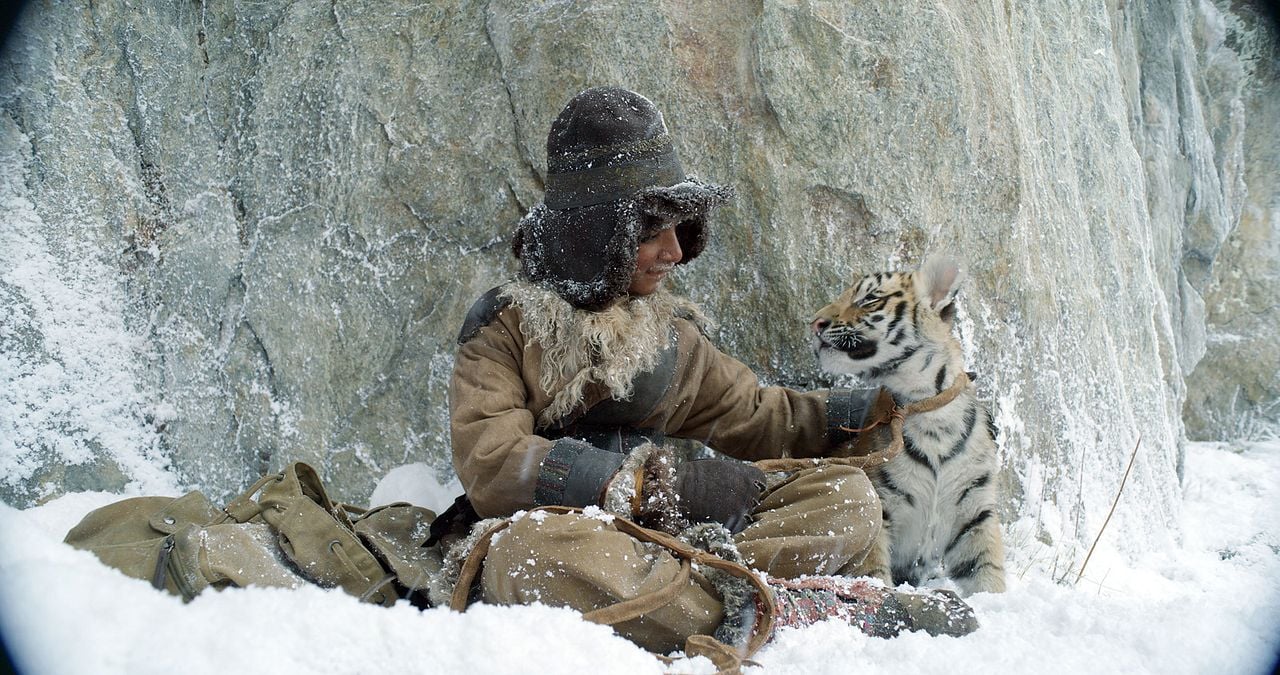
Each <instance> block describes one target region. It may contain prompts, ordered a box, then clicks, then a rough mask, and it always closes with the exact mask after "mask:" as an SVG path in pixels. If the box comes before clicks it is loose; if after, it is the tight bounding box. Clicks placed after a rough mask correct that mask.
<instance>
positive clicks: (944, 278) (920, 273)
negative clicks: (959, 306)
mask: <svg viewBox="0 0 1280 675" xmlns="http://www.w3.org/2000/svg"><path fill="white" fill-rule="evenodd" d="M962 281H964V270H962V269H960V265H959V264H957V263H956V261H954V260H952V259H951V258H948V257H945V256H940V255H931V256H929V258H928V259H927V260H925V261H924V264H923V265H921V266H920V269H919V270H917V271H916V273H915V291H916V298H917V299H918V300H919V301H920V302H921V303H922V304H924V305H925V306H926V307H929V308H930V309H932V310H933V311H935V312H937V313H938V315H939V316H941V317H942V319H943V320H944V321H946V322H947V323H950V322H951V321H952V319H954V318H955V316H956V307H955V299H956V293H957V291H959V290H960V283H961V282H962Z"/></svg>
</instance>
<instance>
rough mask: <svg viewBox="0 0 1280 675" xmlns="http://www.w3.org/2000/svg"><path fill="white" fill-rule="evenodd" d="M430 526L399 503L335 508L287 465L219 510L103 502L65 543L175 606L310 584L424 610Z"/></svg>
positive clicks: (196, 503)
mask: <svg viewBox="0 0 1280 675" xmlns="http://www.w3.org/2000/svg"><path fill="white" fill-rule="evenodd" d="M434 519H435V514H434V513H433V512H432V511H430V510H429V509H425V508H422V507H417V506H413V505H411V504H406V503H395V504H388V505H386V506H382V507H379V508H376V509H372V510H364V509H360V508H356V507H352V506H349V505H344V504H338V503H335V502H333V501H332V500H330V499H329V496H328V494H327V493H326V492H325V489H324V485H323V483H322V482H321V480H320V477H319V475H318V474H317V473H316V471H315V469H313V468H312V467H311V466H309V465H307V464H304V463H301V462H296V463H293V464H290V465H289V466H287V467H285V469H284V470H283V471H281V472H280V473H277V474H271V475H268V476H264V477H263V478H261V479H259V480H258V481H257V482H256V483H254V484H253V486H251V487H250V488H249V489H248V490H247V491H246V492H245V493H244V494H242V495H240V496H239V497H237V498H235V499H233V500H231V502H230V503H228V504H227V505H226V506H225V507H223V508H218V507H216V506H214V505H213V504H212V503H211V502H210V501H209V499H208V498H207V497H205V495H204V494H202V493H200V492H189V493H187V494H185V495H183V496H181V497H177V498H173V497H135V498H131V499H125V500H123V501H119V502H115V503H113V504H108V505H106V506H104V507H102V508H99V509H97V510H95V511H92V512H90V513H89V514H88V515H86V516H85V517H84V519H83V520H81V521H80V523H79V524H77V525H76V526H75V527H74V528H72V529H71V531H70V532H68V533H67V536H66V539H65V541H66V543H68V544H71V545H72V546H74V547H76V548H79V549H83V550H87V551H91V552H93V553H94V554H95V555H96V556H97V557H98V558H99V559H100V560H102V562H104V563H106V564H107V565H109V566H111V567H114V568H116V569H118V570H120V571H122V572H124V573H125V574H127V575H129V576H131V577H135V578H138V579H143V580H147V581H150V582H151V584H152V585H153V586H155V587H156V588H159V589H164V590H167V591H169V592H170V593H173V594H175V595H180V596H181V597H182V598H183V599H184V600H191V599H192V598H194V597H196V596H197V595H199V594H200V593H201V592H203V591H204V590H205V589H207V588H210V587H213V588H215V589H221V588H227V587H245V586H271V587H285V588H295V587H298V586H300V585H302V584H307V583H311V584H316V585H319V586H323V587H326V588H335V587H336V588H341V589H342V590H344V591H346V592H347V593H349V594H351V595H353V596H356V597H357V598H359V599H360V600H361V601H365V602H371V603H374V604H379V605H384V606H389V605H392V604H394V603H395V602H396V600H397V599H399V598H401V597H408V598H410V599H411V600H413V601H415V602H423V603H425V597H426V588H427V585H428V582H429V581H430V580H431V579H432V578H433V576H434V575H436V574H437V573H438V572H439V569H440V557H439V553H438V552H437V551H436V550H434V549H430V548H423V547H422V544H423V543H424V542H425V541H426V540H427V538H428V537H429V535H430V524H431V522H432V520H434Z"/></svg>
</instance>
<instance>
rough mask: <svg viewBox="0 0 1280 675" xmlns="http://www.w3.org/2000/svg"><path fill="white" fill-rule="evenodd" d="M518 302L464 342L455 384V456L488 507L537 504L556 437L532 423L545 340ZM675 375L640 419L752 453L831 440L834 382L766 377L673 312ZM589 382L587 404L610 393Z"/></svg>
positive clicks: (462, 475)
mask: <svg viewBox="0 0 1280 675" xmlns="http://www.w3.org/2000/svg"><path fill="white" fill-rule="evenodd" d="M520 317H521V314H520V309H519V308H518V307H517V306H508V307H505V308H503V309H502V310H501V311H500V312H499V313H498V314H497V316H496V317H494V319H493V320H492V321H491V322H489V324H488V325H487V326H484V327H483V328H482V329H480V331H479V332H478V333H476V334H475V336H474V337H471V338H470V339H468V340H467V341H466V342H465V343H464V344H463V345H462V346H461V347H460V348H459V350H458V353H457V357H456V360H455V364H454V370H453V379H452V382H451V384H450V390H449V412H450V418H451V432H452V443H453V465H454V468H455V469H456V470H457V472H458V477H459V479H460V480H461V481H462V485H463V488H464V489H465V490H466V492H467V495H468V496H469V497H470V499H471V502H472V504H473V505H474V507H475V509H476V511H477V512H478V513H479V514H480V515H481V516H486V517H489V516H503V515H510V514H511V513H513V512H515V511H517V510H520V509H527V508H531V507H532V506H533V505H534V501H533V495H534V488H535V484H536V482H537V480H538V474H539V469H540V466H541V464H542V461H543V459H545V458H546V456H547V454H548V452H550V450H551V446H552V441H551V440H549V439H547V438H544V437H542V436H540V435H538V433H539V430H538V429H536V428H535V423H536V420H537V418H538V415H539V413H541V412H542V411H543V410H544V409H545V408H546V407H547V406H548V405H549V404H550V403H551V396H550V395H549V394H548V393H547V392H545V391H542V389H541V387H540V386H539V385H538V379H539V374H540V369H541V363H542V352H543V350H542V347H541V345H539V344H538V343H530V342H527V341H526V339H525V336H524V335H522V334H521V331H520ZM674 329H675V335H676V348H677V356H676V366H675V376H674V378H673V379H672V383H671V385H670V386H669V387H668V388H667V390H666V392H665V393H664V394H663V395H662V396H661V398H660V399H659V401H658V403H657V405H656V406H655V408H654V409H653V411H652V412H651V413H649V415H648V417H646V418H645V419H644V420H643V421H641V422H640V423H639V424H637V425H636V426H637V427H638V428H650V429H657V430H660V431H662V432H664V433H665V434H666V435H668V436H673V437H679V438H691V439H696V440H699V441H702V442H703V443H705V444H707V445H708V446H710V447H711V448H714V449H716V450H718V451H720V452H723V453H725V454H727V455H730V456H733V457H737V458H740V459H746V460H756V459H764V458H772V457H782V456H794V457H813V456H817V455H821V454H825V452H826V451H827V450H828V449H829V448H830V447H831V445H832V441H831V440H830V439H829V438H828V436H827V392H826V391H825V390H819V391H811V392H798V391H793V390H790V389H786V388H783V387H761V386H760V384H759V382H758V381H757V379H756V376H755V375H754V374H753V373H752V372H751V370H750V369H749V368H747V367H746V366H745V365H743V364H742V363H740V362H739V361H737V360H735V359H732V358H730V357H728V356H726V355H725V354H723V353H722V352H720V350H718V349H716V348H715V347H714V346H713V345H712V344H711V342H710V341H708V340H707V338H706V337H705V336H704V335H702V333H701V332H700V331H699V330H698V328H697V327H696V326H695V325H694V324H693V323H692V322H690V321H688V320H685V319H675V320H674ZM608 395H609V394H608V392H607V390H606V389H605V388H604V387H602V386H599V385H595V384H592V385H590V386H588V388H587V390H586V395H585V399H586V400H585V401H584V406H583V407H582V410H586V409H589V408H590V407H591V406H593V405H595V404H596V403H599V402H600V401H602V400H604V399H606V398H607V397H608Z"/></svg>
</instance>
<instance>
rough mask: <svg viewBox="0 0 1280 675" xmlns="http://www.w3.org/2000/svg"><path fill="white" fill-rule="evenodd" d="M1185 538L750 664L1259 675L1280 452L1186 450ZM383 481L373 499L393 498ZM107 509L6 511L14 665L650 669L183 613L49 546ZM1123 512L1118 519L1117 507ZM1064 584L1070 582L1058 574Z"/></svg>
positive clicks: (2, 589) (306, 600) (484, 620)
mask: <svg viewBox="0 0 1280 675" xmlns="http://www.w3.org/2000/svg"><path fill="white" fill-rule="evenodd" d="M1186 476H1187V478H1186V481H1185V487H1184V495H1185V504H1184V507H1183V510H1182V517H1183V521H1184V522H1183V528H1184V530H1183V536H1182V538H1181V543H1180V544H1179V545H1177V546H1176V547H1171V548H1169V549H1167V550H1152V551H1148V552H1145V553H1141V554H1136V555H1135V554H1127V555H1122V554H1120V553H1118V552H1117V549H1116V548H1114V547H1113V546H1112V544H1113V542H1108V540H1107V537H1106V534H1105V533H1104V535H1103V538H1102V541H1101V543H1100V544H1099V546H1098V548H1097V550H1096V551H1095V553H1094V555H1093V558H1092V559H1091V560H1090V561H1089V564H1088V567H1087V568H1086V571H1085V574H1084V578H1083V579H1082V580H1081V581H1080V582H1079V583H1076V584H1072V583H1070V582H1071V581H1073V580H1074V578H1075V574H1074V572H1071V573H1069V574H1068V573H1065V572H1066V570H1063V569H1056V571H1055V569H1054V567H1053V566H1052V565H1053V563H1052V562H1051V560H1050V558H1051V556H1048V555H1045V551H1040V550H1033V547H1040V546H1041V545H1040V544H1037V543H1034V541H1033V542H1032V543H1030V544H1019V543H1017V542H1011V546H1010V551H1009V558H1010V561H1011V563H1013V564H1012V565H1011V567H1012V572H1011V578H1010V588H1009V591H1008V592H1007V593H1005V594H1003V595H979V596H975V597H973V598H972V599H971V602H972V604H973V605H974V606H975V607H976V609H977V611H978V614H979V617H980V620H981V622H982V627H981V629H979V630H978V631H977V632H976V633H973V634H972V635H969V636H966V637H964V638H930V637H927V636H924V635H918V634H910V635H906V636H902V637H899V638H896V639H892V640H884V639H873V638H868V637H866V636H864V635H862V634H861V633H859V632H858V631H856V630H854V629H851V628H849V627H848V626H845V625H843V624H839V623H830V622H829V623H824V624H818V625H815V626H811V627H809V628H805V629H800V630H792V629H787V630H783V631H781V632H780V634H779V635H777V636H776V637H775V639H774V641H773V642H772V643H771V644H770V645H769V646H767V647H766V648H765V649H764V650H762V651H761V652H760V653H759V654H758V655H757V656H756V659H755V660H756V661H757V662H758V663H759V664H760V666H759V667H758V668H748V670H747V672H759V673H805V674H813V673H853V672H857V673H894V674H900V673H944V672H945V673H969V672H972V673H1160V674H1167V673H1215V674H1216V673H1250V674H1253V673H1267V672H1270V671H1271V669H1272V666H1273V664H1274V662H1275V657H1276V654H1277V646H1278V645H1280V517H1277V516H1278V515H1280V490H1278V489H1277V486H1280V442H1268V443H1241V444H1192V445H1190V446H1189V448H1188V455H1187V463H1186ZM397 480H398V479H396V478H394V477H391V478H390V480H389V481H387V482H384V485H383V486H380V491H381V492H380V493H379V496H384V497H386V496H392V497H394V496H396V495H395V494H394V493H395V492H397V490H396V487H397V486H396V485H395V483H396V482H397ZM117 498H119V495H110V494H103V493H82V494H71V495H67V496H64V497H62V498H59V499H56V500H54V501H52V502H50V503H48V504H45V505H43V506H40V507H37V508H32V509H28V510H24V511H19V510H16V509H13V508H10V507H8V506H3V505H0V617H2V619H3V627H4V630H5V637H6V639H7V641H8V642H9V644H10V647H11V649H12V651H13V652H15V656H16V658H17V660H18V662H19V666H20V667H21V668H22V672H25V673H93V674H95V675H97V674H102V673H130V674H133V673H163V674H165V675H169V674H171V673H219V674H223V673H312V672H324V673H384V674H392V673H462V672H466V673H584V672H591V673H628V674H630V673H646V672H652V673H660V672H711V671H713V668H712V667H711V664H710V662H708V661H706V660H705V659H701V658H699V659H695V660H691V661H690V660H685V661H682V662H677V663H676V664H675V665H674V666H664V665H663V664H662V663H660V662H659V661H658V660H657V659H655V658H653V657H652V656H650V655H648V654H647V653H645V652H644V651H642V650H640V649H639V648H637V647H635V646H633V645H632V644H630V643H629V642H627V641H626V640H624V639H622V638H620V637H617V636H616V635H613V634H612V632H611V631H610V630H609V629H608V628H606V627H603V626H598V625H594V624H590V623H587V622H584V621H582V620H581V619H580V618H578V615H576V614H575V613H573V612H571V611H569V610H565V609H556V608H549V607H487V606H478V607H474V608H472V609H471V610H469V611H468V612H466V613H465V614H458V613H454V612H450V611H449V610H445V609H433V610H428V611H419V610H417V609H414V608H412V607H410V606H408V605H407V604H405V603H401V604H399V605H397V606H395V607H392V608H390V609H384V608H379V607H373V606H370V605H362V604H360V603H358V602H357V601H356V600H355V599H353V598H351V597H349V596H347V595H344V594H342V593H341V592H340V591H325V590H321V589H319V588H304V589H301V590H297V591H283V590H264V589H245V590H230V591H224V592H221V593H209V594H207V595H204V596H201V597H199V598H197V599H196V600H195V601H193V602H191V603H190V604H186V605H184V604H183V603H182V602H181V601H180V600H178V599H176V598H173V597H170V596H168V595H165V594H163V593H160V592H158V591H155V590H153V589H152V588H151V587H150V586H149V585H148V584H147V583H146V582H143V581H137V580H133V579H129V578H126V577H124V576H123V575H121V574H119V573H117V572H115V571H114V570H111V569H109V568H107V567H105V566H103V565H101V564H100V563H98V562H97V560H96V559H95V558H94V557H93V556H92V555H91V554H89V553H85V552H81V551H76V550H73V549H71V548H70V547H68V546H66V545H64V544H62V543H61V540H62V537H63V535H64V534H65V533H66V531H67V530H68V529H69V528H70V527H71V526H72V525H74V524H75V523H76V522H77V521H78V520H79V519H80V518H81V517H82V516H83V515H84V514H85V513H86V512H87V511H89V510H90V509H92V508H95V507H98V506H101V505H103V504H106V503H108V502H110V501H113V500H115V499H117ZM1119 508H1120V509H1123V508H1124V501H1123V498H1122V499H1121V501H1120V505H1119ZM1062 577H1066V580H1065V581H1064V582H1061V583H1059V582H1056V581H1055V580H1054V579H1060V578H1062Z"/></svg>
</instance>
